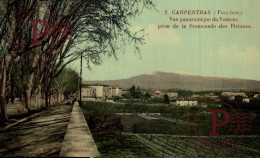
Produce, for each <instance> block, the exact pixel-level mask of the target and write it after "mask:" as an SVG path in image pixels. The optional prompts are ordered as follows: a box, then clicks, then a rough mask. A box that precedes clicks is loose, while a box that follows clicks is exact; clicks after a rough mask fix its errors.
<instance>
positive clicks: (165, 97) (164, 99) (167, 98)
mask: <svg viewBox="0 0 260 158" xmlns="http://www.w3.org/2000/svg"><path fill="white" fill-rule="evenodd" d="M163 101H164V102H165V103H166V104H170V100H169V96H168V95H167V94H164V96H163Z"/></svg>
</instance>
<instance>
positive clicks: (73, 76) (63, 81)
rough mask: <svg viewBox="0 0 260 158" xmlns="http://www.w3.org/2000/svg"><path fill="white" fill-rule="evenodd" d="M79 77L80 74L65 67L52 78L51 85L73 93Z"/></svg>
mask: <svg viewBox="0 0 260 158" xmlns="http://www.w3.org/2000/svg"><path fill="white" fill-rule="evenodd" d="M79 79H80V76H79V74H78V73H77V72H76V71H75V70H73V69H71V68H65V69H64V70H63V71H62V72H61V73H60V74H59V76H58V77H57V78H55V79H53V81H52V85H51V87H52V88H55V89H60V90H62V91H63V92H65V93H67V94H73V93H75V92H76V91H77V90H78V83H79Z"/></svg>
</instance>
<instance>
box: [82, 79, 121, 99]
mask: <svg viewBox="0 0 260 158" xmlns="http://www.w3.org/2000/svg"><path fill="white" fill-rule="evenodd" d="M115 96H119V97H121V96H122V89H121V88H119V87H111V86H109V85H104V84H99V83H97V84H82V100H83V101H84V100H96V99H102V100H107V99H112V98H113V97H115Z"/></svg>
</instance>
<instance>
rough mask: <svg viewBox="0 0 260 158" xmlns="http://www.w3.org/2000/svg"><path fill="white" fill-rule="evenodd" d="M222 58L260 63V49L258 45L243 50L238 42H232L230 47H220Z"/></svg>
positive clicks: (239, 61) (238, 61) (219, 53)
mask: <svg viewBox="0 0 260 158" xmlns="http://www.w3.org/2000/svg"><path fill="white" fill-rule="evenodd" d="M217 54H218V55H220V57H221V58H222V59H226V60H229V61H230V62H236V63H241V64H243V63H248V64H251V63H259V62H260V50H259V49H258V48H257V47H256V46H247V47H246V48H245V49H243V50H241V49H240V48H239V46H238V44H237V43H233V44H231V45H230V46H229V47H227V48H225V47H220V48H219V49H218V51H217Z"/></svg>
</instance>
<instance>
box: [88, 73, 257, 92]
mask: <svg viewBox="0 0 260 158" xmlns="http://www.w3.org/2000/svg"><path fill="white" fill-rule="evenodd" d="M84 83H87V84H92V83H101V84H108V85H113V86H119V87H122V88H125V89H126V88H130V87H131V86H132V85H135V86H139V87H140V88H141V89H150V90H156V89H160V90H167V89H184V90H192V91H205V90H259V89H260V81H257V80H248V79H239V78H226V77H216V76H205V75H197V74H188V73H182V72H168V71H155V72H151V73H147V74H143V75H138V76H134V77H130V78H127V79H119V80H105V81H85V82H84Z"/></svg>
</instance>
